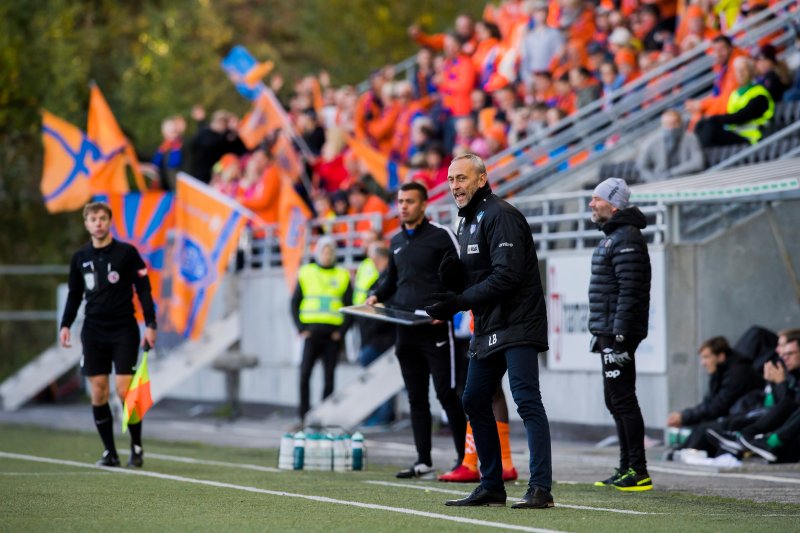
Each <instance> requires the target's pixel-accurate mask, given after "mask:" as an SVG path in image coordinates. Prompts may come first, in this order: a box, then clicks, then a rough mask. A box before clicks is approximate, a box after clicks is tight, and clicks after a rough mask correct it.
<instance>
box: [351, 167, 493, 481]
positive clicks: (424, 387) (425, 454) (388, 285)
mask: <svg viewBox="0 0 800 533" xmlns="http://www.w3.org/2000/svg"><path fill="white" fill-rule="evenodd" d="M427 200H428V192H427V191H426V190H425V187H423V186H422V185H420V184H419V183H414V182H412V183H406V184H404V185H402V186H401V187H400V190H399V191H398V193H397V205H398V210H399V215H400V221H401V222H402V228H401V229H400V231H399V232H398V233H397V234H396V235H395V236H394V237H392V240H391V243H390V244H389V247H390V249H391V251H392V256H391V258H390V259H389V268H388V271H387V272H386V276H385V277H384V278H382V279H381V280H379V282H378V285H377V288H376V289H375V290H374V291H373V293H372V295H371V296H370V297H369V298H367V301H366V303H367V304H370V305H375V304H376V303H378V302H385V301H387V300H388V299H389V298H391V299H392V305H393V306H394V307H398V308H400V309H405V310H407V311H414V312H415V311H420V312H421V311H422V309H423V308H424V307H425V306H427V305H431V304H433V303H435V302H436V299H435V298H434V294H436V293H442V292H444V291H445V288H444V286H443V285H442V282H441V281H440V280H439V274H438V269H439V265H440V263H441V262H442V258H443V257H444V255H445V253H447V252H450V253H453V254H456V253H457V248H456V239H455V236H454V235H453V233H452V232H451V231H450V230H448V229H447V228H445V227H443V226H439V225H438V224H433V223H431V222H428V220H427V219H426V218H425V207H426V205H427ZM451 319H452V314H451V315H450V316H449V317H445V318H444V319H442V320H441V321H438V320H437V321H434V323H433V324H431V325H422V326H398V328H397V342H396V344H395V346H396V353H397V359H398V361H399V362H400V370H401V371H402V373H403V381H404V382H405V385H406V390H407V391H408V401H409V406H410V409H411V427H412V429H413V431H414V444H415V445H416V448H417V462H416V463H415V464H414V465H412V466H411V467H410V468H409V469H407V470H402V471H400V472H398V473H397V477H399V478H423V479H434V478H435V471H434V469H433V461H432V459H431V422H432V420H431V410H430V404H429V401H428V381H429V379H430V376H432V377H433V386H434V388H435V389H436V397H437V398H438V399H439V402H441V404H442V407H443V408H444V412H445V413H446V415H447V419H448V422H449V423H450V429H451V432H452V435H453V443H454V445H455V448H456V454H457V456H458V457H457V461H456V463H455V465H456V466H458V465H460V464H461V461H462V460H463V459H464V438H465V435H466V431H467V419H466V416H465V415H464V410H463V409H462V407H461V398H460V397H459V395H458V392H457V391H458V390H459V389H460V384H459V383H457V380H456V376H457V373H456V353H455V345H454V339H453V328H452V325H451V323H450V322H449V321H450V320H451ZM493 392H494V391H493Z"/></svg>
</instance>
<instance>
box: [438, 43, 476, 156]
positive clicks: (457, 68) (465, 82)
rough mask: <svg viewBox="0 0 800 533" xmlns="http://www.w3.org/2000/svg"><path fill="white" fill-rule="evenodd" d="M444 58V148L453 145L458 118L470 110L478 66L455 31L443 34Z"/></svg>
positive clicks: (442, 93)
mask: <svg viewBox="0 0 800 533" xmlns="http://www.w3.org/2000/svg"><path fill="white" fill-rule="evenodd" d="M444 55H445V61H444V65H443V70H442V74H441V76H440V79H439V94H440V95H441V103H442V110H443V111H444V113H445V116H446V121H445V124H444V135H443V139H444V145H445V150H447V151H450V150H452V149H453V141H454V140H455V121H456V119H459V118H461V117H464V116H467V115H469V114H470V111H471V108H472V105H471V102H470V93H471V92H472V89H473V88H474V87H475V78H476V75H475V67H473V65H472V60H471V59H470V58H469V56H467V55H465V54H464V53H463V51H462V48H461V47H460V46H459V41H458V40H457V38H456V36H454V35H446V36H445V38H444Z"/></svg>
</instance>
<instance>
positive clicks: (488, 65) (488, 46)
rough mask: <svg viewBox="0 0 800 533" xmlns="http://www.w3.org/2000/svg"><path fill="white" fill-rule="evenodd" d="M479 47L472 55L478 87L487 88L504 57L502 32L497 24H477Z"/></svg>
mask: <svg viewBox="0 0 800 533" xmlns="http://www.w3.org/2000/svg"><path fill="white" fill-rule="evenodd" d="M475 36H476V37H477V43H478V44H477V47H476V49H475V53H474V54H472V64H473V66H474V67H475V72H476V73H477V77H478V87H483V88H485V87H486V85H487V84H488V83H489V79H490V78H491V77H492V74H494V73H495V72H497V65H498V63H499V62H500V57H501V55H502V46H501V37H500V30H499V29H498V27H497V26H496V25H495V24H492V23H491V22H486V21H484V20H481V21H479V22H478V23H476V24H475Z"/></svg>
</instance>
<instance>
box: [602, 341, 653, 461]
mask: <svg viewBox="0 0 800 533" xmlns="http://www.w3.org/2000/svg"><path fill="white" fill-rule="evenodd" d="M597 341H598V346H599V348H600V352H601V355H600V357H601V358H602V362H603V396H604V397H605V402H606V407H607V408H608V412H609V413H611V416H612V418H613V419H614V424H615V425H616V427H617V438H618V439H619V469H620V472H626V471H627V470H628V469H629V468H633V469H634V470H636V471H637V472H644V471H646V470H647V460H646V459H645V454H644V419H643V418H642V410H641V409H640V408H639V400H638V398H637V397H636V357H635V352H636V348H637V347H638V346H639V343H640V342H641V340H631V341H627V342H626V343H625V346H624V348H625V350H626V353H627V354H628V356H627V357H615V356H614V355H612V354H607V353H602V351H603V349H604V348H610V347H613V344H614V340H613V338H611V337H598V339H597Z"/></svg>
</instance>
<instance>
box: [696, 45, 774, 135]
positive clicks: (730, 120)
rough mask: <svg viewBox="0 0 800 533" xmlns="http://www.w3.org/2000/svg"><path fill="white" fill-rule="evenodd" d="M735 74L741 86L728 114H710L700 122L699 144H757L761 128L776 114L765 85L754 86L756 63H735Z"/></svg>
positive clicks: (738, 60)
mask: <svg viewBox="0 0 800 533" xmlns="http://www.w3.org/2000/svg"><path fill="white" fill-rule="evenodd" d="M733 72H734V76H735V77H736V81H737V82H738V84H739V86H738V87H737V88H736V90H735V91H733V92H732V93H731V95H730V96H729V97H728V107H727V112H726V113H725V114H723V115H711V116H709V117H707V118H705V119H703V120H701V121H700V122H698V123H697V126H696V127H695V132H696V133H697V137H698V138H699V139H700V143H701V144H702V145H703V146H704V147H706V148H708V147H710V146H728V145H732V144H743V143H750V144H755V143H757V142H758V141H759V140H760V139H761V137H762V135H763V134H762V132H761V127H762V126H764V125H765V124H766V123H767V122H769V120H770V119H771V118H772V116H773V115H774V114H775V102H774V101H773V100H772V96H771V95H770V94H769V91H768V90H767V89H766V87H764V86H763V85H758V84H757V83H755V64H754V63H753V60H752V59H750V58H749V57H737V58H736V59H734V60H733Z"/></svg>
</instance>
